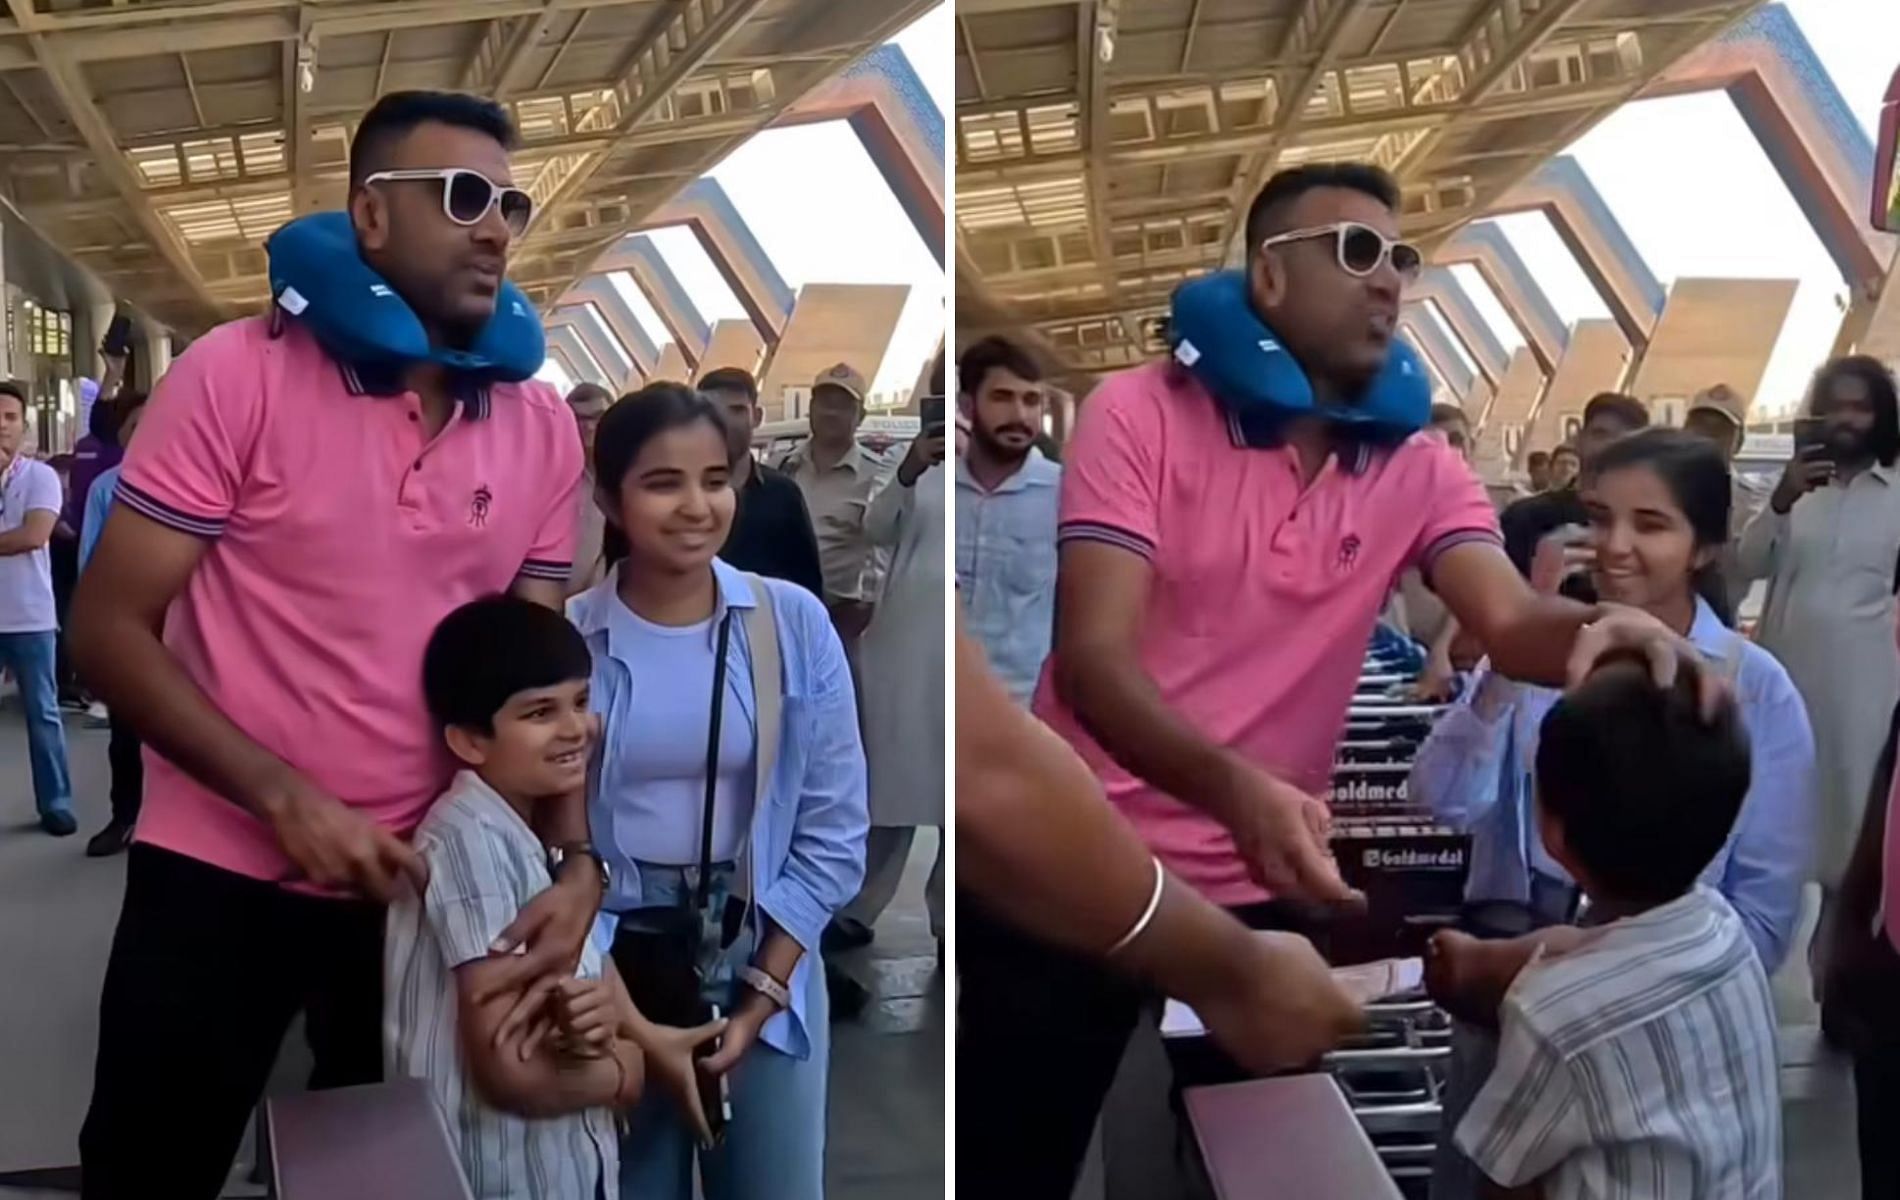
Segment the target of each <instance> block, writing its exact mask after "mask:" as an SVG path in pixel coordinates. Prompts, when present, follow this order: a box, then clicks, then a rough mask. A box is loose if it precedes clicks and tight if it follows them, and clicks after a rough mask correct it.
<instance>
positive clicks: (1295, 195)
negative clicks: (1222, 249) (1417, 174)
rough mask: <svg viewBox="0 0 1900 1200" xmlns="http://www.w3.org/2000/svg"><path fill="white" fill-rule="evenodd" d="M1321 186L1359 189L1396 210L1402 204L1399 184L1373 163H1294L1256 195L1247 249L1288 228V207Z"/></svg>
mask: <svg viewBox="0 0 1900 1200" xmlns="http://www.w3.org/2000/svg"><path fill="white" fill-rule="evenodd" d="M1320 188H1342V189H1344V190H1346V191H1349V192H1359V193H1362V194H1364V195H1367V196H1371V197H1372V198H1373V199H1374V200H1377V201H1378V202H1379V203H1381V204H1383V205H1385V206H1386V207H1387V208H1389V209H1391V210H1392V211H1394V212H1397V211H1398V208H1399V184H1398V180H1396V179H1394V178H1392V175H1391V173H1390V172H1388V171H1386V170H1385V169H1384V168H1383V167H1375V166H1373V165H1372V164H1371V163H1356V162H1340V163H1308V164H1306V165H1305V166H1302V167H1291V168H1289V169H1287V170H1285V171H1281V172H1280V173H1278V174H1277V175H1275V176H1274V177H1273V178H1271V179H1269V180H1267V185H1266V186H1265V187H1263V188H1261V189H1260V194H1259V195H1257V196H1255V197H1254V198H1253V204H1252V205H1251V206H1249V207H1248V209H1247V251H1248V253H1252V252H1253V251H1255V250H1258V249H1259V248H1260V243H1261V242H1264V241H1266V240H1267V239H1268V238H1270V237H1272V236H1273V235H1274V234H1276V233H1284V232H1286V231H1285V229H1284V228H1282V224H1283V222H1284V221H1285V220H1286V210H1287V209H1288V208H1290V207H1292V205H1293V202H1294V201H1295V200H1298V199H1299V198H1300V197H1301V196H1304V195H1305V194H1306V193H1308V192H1311V191H1316V190H1318V189H1320Z"/></svg>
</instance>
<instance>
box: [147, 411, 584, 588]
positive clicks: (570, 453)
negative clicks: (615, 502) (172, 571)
mask: <svg viewBox="0 0 1900 1200" xmlns="http://www.w3.org/2000/svg"><path fill="white" fill-rule="evenodd" d="M561 412H563V413H565V414H567V417H568V421H569V422H570V423H571V422H572V420H573V414H572V413H571V412H570V411H569V409H568V407H567V406H566V405H565V404H563V405H561ZM563 432H565V433H566V434H567V436H565V437H560V436H557V437H556V438H555V446H554V454H553V456H552V461H551V463H550V464H549V466H548V471H547V474H546V475H545V476H543V480H544V483H545V487H546V489H547V490H546V492H545V493H544V495H543V496H542V503H543V506H544V507H543V508H542V510H541V524H540V527H539V528H538V529H537V530H536V532H535V535H534V545H533V546H532V547H530V548H529V550H528V556H527V558H526V559H524V560H523V561H522V563H521V574H522V575H523V576H524V577H526V578H528V579H549V580H553V581H554V582H556V583H566V582H567V580H568V576H569V575H571V574H572V573H573V570H574V549H575V547H576V546H577V545H578V544H579V542H580V520H581V487H582V479H583V478H584V472H583V471H582V470H581V467H582V463H581V444H580V434H579V433H578V432H577V431H576V430H575V429H573V428H572V427H571V426H570V427H569V428H567V429H565V430H564V431H563ZM139 436H140V437H141V438H143V437H144V436H145V433H144V431H143V430H140V431H139Z"/></svg>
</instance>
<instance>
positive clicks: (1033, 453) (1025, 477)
mask: <svg viewBox="0 0 1900 1200" xmlns="http://www.w3.org/2000/svg"><path fill="white" fill-rule="evenodd" d="M1061 482H1062V468H1061V467H1059V466H1057V465H1056V464H1055V463H1052V462H1050V461H1049V459H1048V457H1047V456H1046V455H1044V454H1043V452H1042V451H1041V450H1040V449H1038V448H1037V447H1034V446H1031V447H1030V448H1029V457H1027V458H1025V459H1023V465H1022V466H1020V467H1017V468H1016V470H1015V472H1014V473H1012V474H1011V475H1010V477H1009V478H1008V479H1005V480H1004V481H1003V482H1002V483H1001V484H998V485H997V487H996V490H995V491H993V492H990V493H989V495H992V496H1001V495H1003V494H1004V493H1005V492H1021V491H1026V490H1028V489H1029V488H1032V487H1055V486H1056V485H1057V484H1059V483H1061ZM957 486H958V487H966V488H969V489H971V490H972V491H978V492H981V491H983V490H984V489H983V485H982V484H980V483H978V482H977V481H976V476H974V475H972V474H970V464H969V460H968V459H965V458H962V457H958V459H957Z"/></svg>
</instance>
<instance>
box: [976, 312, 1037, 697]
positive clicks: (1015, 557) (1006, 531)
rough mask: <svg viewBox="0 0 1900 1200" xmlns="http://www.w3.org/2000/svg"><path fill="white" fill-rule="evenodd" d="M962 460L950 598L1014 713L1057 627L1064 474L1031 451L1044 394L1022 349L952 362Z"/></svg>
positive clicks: (980, 349) (1000, 348) (1001, 345)
mask: <svg viewBox="0 0 1900 1200" xmlns="http://www.w3.org/2000/svg"><path fill="white" fill-rule="evenodd" d="M957 388H958V397H957V399H958V402H959V407H960V408H961V409H962V410H963V412H964V414H965V415H966V416H968V417H969V419H970V447H969V451H968V452H967V453H966V454H965V455H964V456H963V457H962V458H961V459H960V460H958V462H957V468H956V481H957V484H956V485H957V593H958V595H959V596H961V597H962V599H963V610H964V612H965V614H966V615H967V618H968V622H969V631H970V633H971V634H972V635H974V636H975V637H976V639H977V641H978V642H979V643H980V644H981V645H982V647H983V650H984V653H985V654H987V655H988V656H989V661H990V665H991V667H992V668H993V669H994V670H995V671H996V673H997V675H998V676H1000V677H1001V678H1002V680H1003V685H1004V686H1005V687H1007V688H1008V689H1009V694H1010V695H1011V696H1012V697H1013V698H1014V699H1015V701H1016V703H1018V704H1025V705H1026V704H1028V703H1029V698H1030V696H1031V695H1032V694H1033V693H1034V692H1035V690H1036V677H1037V676H1039V675H1041V674H1042V662H1043V660H1044V659H1045V658H1047V657H1049V637H1050V634H1051V631H1052V630H1053V628H1054V625H1055V605H1056V596H1055V579H1056V503H1057V501H1058V499H1059V498H1060V495H1061V493H1060V491H1059V488H1060V485H1061V483H1062V468H1061V467H1058V466H1057V465H1056V464H1054V463H1052V462H1050V461H1049V460H1048V459H1047V458H1046V457H1044V456H1043V453H1042V451H1041V450H1039V449H1037V448H1036V436H1037V434H1039V433H1040V432H1041V431H1042V414H1043V405H1044V401H1045V399H1046V394H1045V393H1044V391H1043V389H1042V371H1041V369H1040V368H1039V367H1038V366H1037V365H1036V361H1035V360H1034V359H1032V358H1031V357H1029V355H1028V354H1027V353H1025V352H1024V351H1023V350H1022V349H1021V348H1019V347H1017V346H1016V345H1014V344H1012V343H1011V342H1009V341H1007V340H1005V339H1003V338H1000V337H987V338H984V339H983V340H982V341H979V342H976V343H975V344H973V345H972V346H970V348H969V349H967V350H965V351H964V352H963V357H962V358H961V359H959V360H958V362H957Z"/></svg>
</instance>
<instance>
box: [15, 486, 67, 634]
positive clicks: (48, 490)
mask: <svg viewBox="0 0 1900 1200" xmlns="http://www.w3.org/2000/svg"><path fill="white" fill-rule="evenodd" d="M60 500H61V493H60V486H59V472H57V471H55V470H53V468H51V467H49V466H47V465H46V464H45V463H43V462H39V461H37V460H35V459H31V458H28V457H26V456H25V455H18V456H16V457H15V458H14V459H13V461H12V462H11V463H9V464H8V465H7V466H5V467H0V533H11V532H13V531H14V530H16V529H18V528H19V527H20V526H22V525H24V524H26V515H27V514H28V513H30V512H49V513H52V514H54V515H55V516H58V514H59V509H60ZM58 628H59V617H58V616H57V615H55V610H54V608H53V560H52V557H51V556H50V555H49V554H48V553H47V549H46V547H45V546H41V547H40V548H39V549H38V550H30V551H28V552H27V553H25V554H7V555H0V633H51V632H52V631H53V630H56V629H58Z"/></svg>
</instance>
